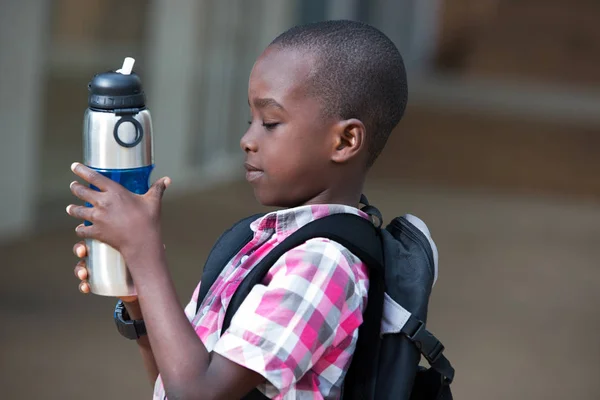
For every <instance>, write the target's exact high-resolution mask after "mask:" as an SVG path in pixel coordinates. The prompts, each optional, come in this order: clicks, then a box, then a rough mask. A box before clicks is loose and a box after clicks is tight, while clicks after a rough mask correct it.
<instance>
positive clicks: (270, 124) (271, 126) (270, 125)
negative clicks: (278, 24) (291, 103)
mask: <svg viewBox="0 0 600 400" xmlns="http://www.w3.org/2000/svg"><path fill="white" fill-rule="evenodd" d="M277 125H279V122H263V124H262V126H264V127H265V128H266V129H267V130H271V129H275V127H277Z"/></svg>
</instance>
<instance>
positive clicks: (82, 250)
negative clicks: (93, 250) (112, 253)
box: [73, 241, 87, 258]
mask: <svg viewBox="0 0 600 400" xmlns="http://www.w3.org/2000/svg"><path fill="white" fill-rule="evenodd" d="M73 254H75V255H76V256H77V257H79V258H84V257H86V256H87V247H86V246H85V242H84V241H81V242H77V243H75V245H74V246H73Z"/></svg>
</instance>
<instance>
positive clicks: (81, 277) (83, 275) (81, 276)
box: [77, 270, 85, 279]
mask: <svg viewBox="0 0 600 400" xmlns="http://www.w3.org/2000/svg"><path fill="white" fill-rule="evenodd" d="M77 277H78V278H79V279H84V278H85V274H84V273H83V271H81V270H80V271H78V272H77Z"/></svg>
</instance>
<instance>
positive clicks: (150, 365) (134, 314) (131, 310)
mask: <svg viewBox="0 0 600 400" xmlns="http://www.w3.org/2000/svg"><path fill="white" fill-rule="evenodd" d="M124 304H125V308H126V309H127V314H128V315H129V317H130V318H131V319H132V320H141V319H143V315H142V309H141V308H140V304H139V302H138V301H137V300H135V301H132V302H125V303H124ZM137 344H138V348H139V350H140V354H141V356H142V361H143V363H144V368H145V369H146V372H147V374H148V379H149V380H150V384H151V385H152V386H154V383H155V382H156V378H157V377H158V367H157V366H156V360H154V354H153V353H152V347H151V346H150V340H149V339H148V335H144V336H142V337H140V338H139V339H138V340H137Z"/></svg>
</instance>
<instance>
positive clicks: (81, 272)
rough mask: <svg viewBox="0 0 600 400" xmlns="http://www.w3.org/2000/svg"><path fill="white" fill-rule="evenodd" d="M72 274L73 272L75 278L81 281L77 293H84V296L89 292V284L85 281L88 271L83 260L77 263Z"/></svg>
mask: <svg viewBox="0 0 600 400" xmlns="http://www.w3.org/2000/svg"><path fill="white" fill-rule="evenodd" d="M73 272H75V276H76V277H77V278H78V279H79V280H80V281H81V282H80V283H79V291H80V292H81V293H85V294H87V293H89V292H90V284H89V283H88V281H87V279H88V277H89V275H88V270H87V268H86V265H85V261H84V260H81V261H79V262H78V263H77V265H76V266H75V270H74V271H73Z"/></svg>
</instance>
